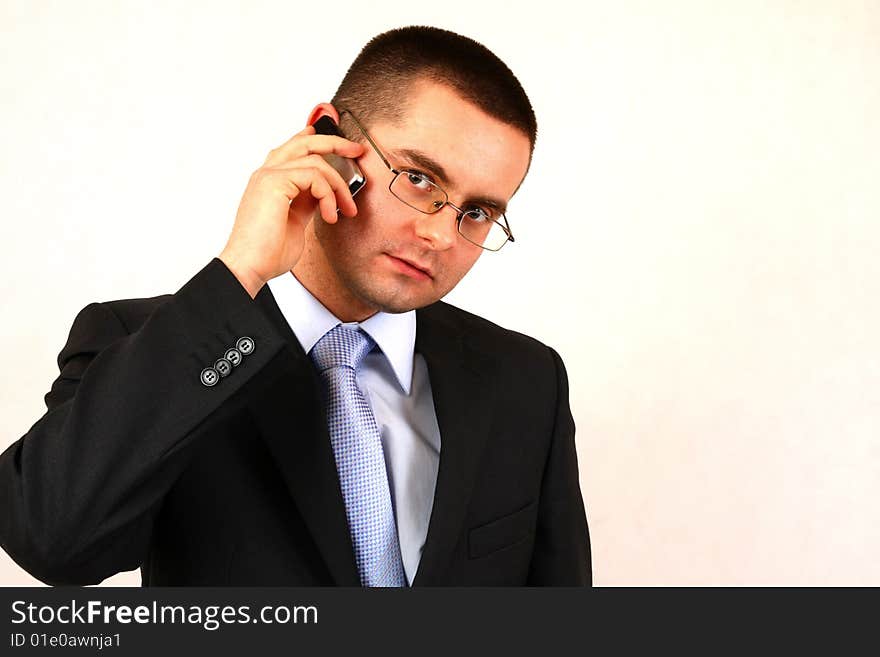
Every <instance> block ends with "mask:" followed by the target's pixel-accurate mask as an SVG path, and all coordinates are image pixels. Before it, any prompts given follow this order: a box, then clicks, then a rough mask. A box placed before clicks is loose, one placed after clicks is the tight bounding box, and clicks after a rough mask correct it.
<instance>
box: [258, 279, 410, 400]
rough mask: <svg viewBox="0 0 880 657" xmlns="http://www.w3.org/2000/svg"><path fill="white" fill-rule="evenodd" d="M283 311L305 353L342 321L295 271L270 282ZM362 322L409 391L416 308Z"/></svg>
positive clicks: (381, 315) (366, 331) (408, 391)
mask: <svg viewBox="0 0 880 657" xmlns="http://www.w3.org/2000/svg"><path fill="white" fill-rule="evenodd" d="M268 285H269V288H270V289H271V291H272V296H273V297H275V302H276V303H277V304H278V308H279V309H280V310H281V314H282V315H284V318H285V319H286V320H287V323H288V324H289V325H290V328H291V330H292V331H293V333H294V335H296V339H297V340H299V343H300V345H301V346H302V348H303V350H304V351H305V352H306V353H309V352H310V351H311V349H312V347H314V346H315V343H317V342H318V340H320V339H321V338H322V337H324V334H325V333H327V331H329V330H330V329H332V328H333V327H334V326H336V325H337V324H343V323H344V322H342V321H340V320H339V319H338V318H337V317H336V316H335V315H334V314H333V313H331V312H330V311H329V310H327V308H325V307H324V305H323V304H322V303H321V302H320V301H318V300H317V299H316V298H315V297H314V295H312V293H311V292H309V291H308V290H307V289H306V288H305V286H304V285H303V284H302V283H300V282H299V280H298V279H297V278H296V276H294V275H293V274H284V275H282V276H278V277H277V278H273V279H272V280H270V281H269V283H268ZM349 325H352V326H359V327H360V328H362V329H363V330H364V332H365V333H366V334H367V335H369V336H370V337H371V338H373V340H375V342H376V344H377V345H379V349H381V350H382V353H384V354H385V357H386V358H387V359H388V362H389V363H390V364H391V369H392V370H393V371H394V376H395V377H397V382H398V383H399V384H400V387H401V388H402V389H403V391H404V393H406V394H407V395H408V394H409V393H410V387H411V385H412V374H413V352H414V351H415V344H416V311H415V310H410V311H409V312H405V313H394V314H392V313H385V312H378V313H376V314H375V315H373V316H372V317H369V318H368V319H365V320H364V321H363V322H357V323H355V322H352V323H349Z"/></svg>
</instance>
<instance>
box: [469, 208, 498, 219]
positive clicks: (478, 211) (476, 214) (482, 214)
mask: <svg viewBox="0 0 880 657" xmlns="http://www.w3.org/2000/svg"><path fill="white" fill-rule="evenodd" d="M496 214H497V213H496V212H494V211H493V210H486V209H484V208H479V207H475V208H471V209H470V210H468V211H467V215H468V218H469V219H471V221H476V222H478V223H482V222H484V221H494V220H495V215H496Z"/></svg>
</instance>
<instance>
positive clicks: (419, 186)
mask: <svg viewBox="0 0 880 657" xmlns="http://www.w3.org/2000/svg"><path fill="white" fill-rule="evenodd" d="M391 192H392V193H393V194H394V195H395V196H396V197H397V198H399V199H400V200H401V201H403V202H404V203H406V204H407V205H409V206H411V207H414V208H415V209H416V210H421V211H422V212H427V213H428V214H433V213H434V212H437V211H438V210H439V209H440V208H442V207H443V204H444V203H446V198H447V197H446V192H444V191H443V190H442V189H440V188H439V187H437V185H435V184H434V183H433V182H431V181H430V180H429V179H428V178H426V177H425V176H423V175H421V174H419V173H415V172H412V171H401V172H400V173H399V174H397V176H395V178H394V180H393V181H392V182H391Z"/></svg>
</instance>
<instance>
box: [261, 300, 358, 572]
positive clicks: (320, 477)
mask: <svg viewBox="0 0 880 657" xmlns="http://www.w3.org/2000/svg"><path fill="white" fill-rule="evenodd" d="M256 300H257V302H258V303H259V304H260V306H261V307H262V309H263V312H264V313H265V314H266V316H267V317H268V318H269V320H270V321H271V322H272V324H273V325H274V326H275V327H276V329H277V330H278V331H279V334H280V335H282V336H284V337H285V338H286V339H287V342H288V351H289V352H290V354H291V355H292V358H291V359H288V360H287V361H286V363H285V366H284V367H281V368H279V374H278V375H277V380H275V381H271V382H269V384H268V386H266V388H265V389H264V390H262V392H261V394H260V395H258V396H257V397H256V398H255V399H254V400H253V401H252V402H251V407H252V409H253V411H254V417H255V418H256V421H257V423H258V425H259V428H260V431H261V434H262V436H263V438H264V440H265V441H266V443H267V444H268V446H269V449H270V450H271V452H272V454H273V456H274V457H275V461H276V463H277V465H278V467H279V469H280V470H281V474H282V476H283V478H284V481H285V483H286V484H287V488H288V490H289V491H290V494H291V496H292V497H293V499H294V502H295V503H296V506H297V508H298V509H299V511H300V514H301V515H302V517H303V519H304V520H305V523H306V525H307V526H308V528H309V531H310V532H311V533H312V536H313V538H314V540H315V543H316V544H317V546H318V549H319V551H320V552H321V555H322V556H323V558H324V560H325V562H326V564H327V568H328V569H329V571H330V574H331V575H332V576H333V579H334V581H335V582H336V584H337V585H340V586H360V577H359V575H358V570H357V563H356V561H355V557H354V548H353V547H352V543H351V536H350V534H349V531H348V521H347V519H346V517H345V503H344V501H343V498H342V490H341V488H340V485H339V475H338V473H337V471H336V460H335V457H334V456H333V449H332V447H331V444H330V437H329V435H328V433H327V426H326V420H325V418H324V414H323V407H322V403H321V397H320V379H319V377H318V375H317V373H316V372H315V371H314V367H313V365H312V363H311V361H310V360H309V358H308V356H307V355H306V353H305V352H304V351H303V349H302V346H301V345H300V344H299V341H298V340H297V338H296V336H295V335H294V334H293V331H291V330H290V326H289V325H288V323H287V320H285V319H284V315H283V314H282V313H281V310H280V309H279V308H278V305H277V304H276V302H275V298H274V297H273V296H272V293H271V292H270V291H269V286H268V285H265V286H263V288H262V290H260V292H259V294H257V297H256ZM290 363H292V367H291V366H290V365H289V364H290Z"/></svg>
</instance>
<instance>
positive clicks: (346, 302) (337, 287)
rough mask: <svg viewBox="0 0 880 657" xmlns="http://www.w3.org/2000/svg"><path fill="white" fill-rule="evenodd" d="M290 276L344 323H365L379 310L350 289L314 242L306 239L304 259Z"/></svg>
mask: <svg viewBox="0 0 880 657" xmlns="http://www.w3.org/2000/svg"><path fill="white" fill-rule="evenodd" d="M290 273H291V274H293V276H294V277H296V279H297V280H298V281H299V282H300V283H301V284H302V286H303V287H304V288H306V289H307V290H308V291H309V293H311V295H312V296H313V297H315V299H317V300H318V301H319V302H320V303H321V305H322V306H324V307H325V308H326V309H327V310H329V311H330V312H331V313H333V315H334V316H335V317H337V318H338V319H339V320H340V321H342V322H363V321H364V320H366V319H368V318H370V317H372V316H373V315H375V314H376V313H377V312H378V310H379V309H378V308H376V307H374V306H370V305H368V304H366V303H365V302H364V301H363V300H362V299H360V298H358V297H356V296H354V295H353V294H352V293H351V292H350V291H349V290H348V289H346V287H345V286H344V285H343V284H342V281H340V280H339V277H338V276H337V275H336V272H335V271H333V268H332V267H331V266H330V263H328V262H327V260H326V258H324V257H323V251H321V249H320V248H319V247H318V246H317V245H316V244H315V243H314V241H312V240H306V244H305V247H304V249H303V253H302V256H300V259H299V262H297V263H296V266H295V267H294V268H293V269H292V270H290Z"/></svg>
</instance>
